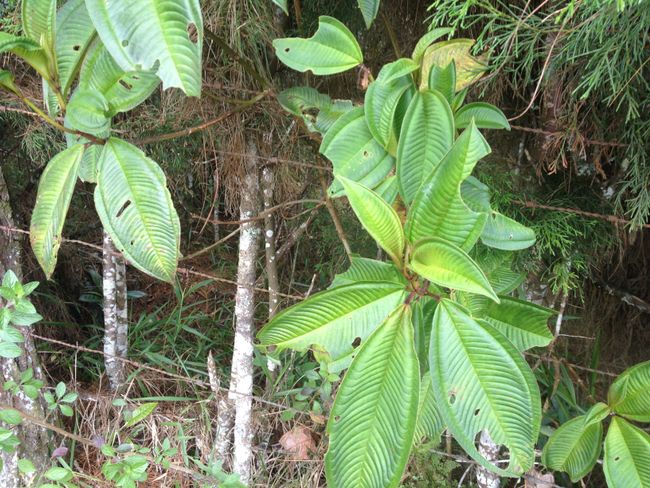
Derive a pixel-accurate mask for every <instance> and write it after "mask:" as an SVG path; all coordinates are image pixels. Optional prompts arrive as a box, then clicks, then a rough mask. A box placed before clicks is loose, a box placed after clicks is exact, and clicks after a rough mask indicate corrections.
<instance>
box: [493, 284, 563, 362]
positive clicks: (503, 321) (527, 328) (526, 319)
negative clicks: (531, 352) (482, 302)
mask: <svg viewBox="0 0 650 488" xmlns="http://www.w3.org/2000/svg"><path fill="white" fill-rule="evenodd" d="M499 298H500V299H501V303H494V302H490V303H489V305H488V306H487V309H486V310H484V311H483V313H482V315H481V318H483V319H484V320H486V321H487V322H488V323H489V324H490V325H492V326H493V327H494V328H495V329H498V330H499V331H501V333H502V334H503V335H504V336H506V337H507V338H508V339H510V341H511V342H512V343H513V344H514V345H515V346H516V347H517V349H519V350H520V351H525V350H526V349H530V348H531V347H543V346H547V345H548V344H550V342H551V341H552V340H553V334H551V331H550V330H549V328H548V324H547V322H548V319H549V317H550V316H551V315H553V314H554V313H555V312H554V311H553V310H550V309H548V308H544V307H540V306H539V305H535V304H534V303H530V302H526V301H523V300H517V299H516V298H511V297H504V296H502V297H499Z"/></svg>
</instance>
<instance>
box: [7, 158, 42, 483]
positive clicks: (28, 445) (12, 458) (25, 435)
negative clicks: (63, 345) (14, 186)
mask: <svg viewBox="0 0 650 488" xmlns="http://www.w3.org/2000/svg"><path fill="white" fill-rule="evenodd" d="M0 225H2V226H5V227H14V222H13V218H12V213H11V205H10V202H9V192H8V190H7V185H6V183H5V179H4V175H3V174H2V170H1V169H0ZM9 270H11V271H13V272H14V273H15V274H16V276H17V277H18V279H20V280H22V268H21V264H20V246H19V243H18V242H17V240H16V239H15V238H14V235H13V234H12V233H10V232H6V233H5V232H3V231H0V278H1V276H4V274H5V272H7V271H9ZM0 302H1V299H0ZM1 305H2V303H0V306H1ZM19 329H20V331H21V332H22V334H23V336H24V337H25V342H24V343H23V344H22V345H21V346H22V348H23V354H22V355H21V356H20V357H18V358H16V359H6V358H2V359H0V371H1V374H2V382H3V383H4V382H5V381H9V380H13V381H15V382H16V383H19V382H20V374H21V373H22V372H24V371H26V370H27V369H29V368H31V369H32V371H33V373H34V377H35V378H37V379H40V380H43V372H42V370H41V366H40V362H39V358H38V355H37V354H36V347H35V346H34V339H33V337H32V333H31V328H30V327H19ZM0 401H2V403H3V404H4V405H11V406H13V407H15V408H17V409H19V410H22V411H24V412H27V413H29V414H30V415H32V416H34V417H37V418H45V415H44V401H43V399H42V397H40V396H39V398H37V399H36V400H32V399H30V398H29V397H27V396H26V395H24V394H23V393H22V392H21V393H19V394H17V395H14V394H12V393H11V392H6V391H3V390H1V389H0ZM4 427H6V428H10V429H12V430H13V431H14V432H16V433H17V436H18V438H19V439H20V442H21V444H20V446H19V447H18V449H17V450H16V452H14V453H6V452H4V451H3V452H2V453H1V454H0V458H1V459H2V461H3V467H2V470H1V471H0V486H2V487H3V488H14V487H15V488H18V487H19V486H32V484H33V483H34V480H35V478H36V476H37V475H39V474H41V473H42V472H44V471H45V469H47V467H48V466H49V449H48V445H49V438H48V432H47V431H46V430H45V429H43V428H41V427H39V426H36V425H34V424H31V423H24V424H22V425H20V426H14V427H11V426H4ZM19 459H29V460H30V461H32V462H33V463H34V466H35V467H36V472H35V473H32V474H31V475H24V476H21V474H20V472H19V471H18V460H19ZM21 478H22V480H21Z"/></svg>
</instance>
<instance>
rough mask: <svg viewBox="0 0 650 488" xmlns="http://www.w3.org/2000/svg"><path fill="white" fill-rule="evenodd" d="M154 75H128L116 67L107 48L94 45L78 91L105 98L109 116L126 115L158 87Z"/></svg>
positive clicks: (151, 72) (157, 81)
mask: <svg viewBox="0 0 650 488" xmlns="http://www.w3.org/2000/svg"><path fill="white" fill-rule="evenodd" d="M159 83H160V80H159V79H158V77H157V76H156V74H155V72H154V71H143V70H139V71H129V72H127V73H125V72H124V70H122V68H120V67H119V66H118V64H117V63H116V62H115V61H114V60H113V58H112V57H111V55H110V54H109V52H108V51H107V50H106V48H105V47H104V46H103V45H102V44H101V43H97V44H96V45H95V47H94V48H93V49H92V50H91V51H90V52H89V53H88V56H87V57H86V61H85V63H84V65H83V68H82V71H81V75H80V76H79V87H80V88H83V89H86V90H91V91H93V90H94V91H97V92H99V93H101V94H102V95H104V97H105V98H106V101H107V102H108V105H109V110H108V115H109V116H111V117H112V116H113V115H115V114H117V113H120V112H128V111H129V110H131V109H133V108H135V107H137V106H138V105H140V104H141V103H142V102H144V101H145V100H146V99H147V98H149V96H150V95H151V93H153V91H154V90H155V89H156V87H157V86H158V85H159Z"/></svg>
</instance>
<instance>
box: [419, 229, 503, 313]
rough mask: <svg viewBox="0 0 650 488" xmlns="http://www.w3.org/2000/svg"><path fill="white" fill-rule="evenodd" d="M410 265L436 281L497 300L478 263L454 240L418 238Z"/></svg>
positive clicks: (438, 283) (424, 276) (442, 284)
mask: <svg viewBox="0 0 650 488" xmlns="http://www.w3.org/2000/svg"><path fill="white" fill-rule="evenodd" d="M409 268H411V269H412V270H413V271H415V272H416V273H417V274H419V275H420V276H422V277H423V278H426V279H427V280H430V281H431V282H433V283H435V284H436V285H440V286H446V287H447V288H452V289H455V290H460V291H468V292H471V293H478V294H479V295H484V296H486V297H489V298H491V299H492V300H494V301H496V302H498V301H499V298H498V297H497V295H496V293H494V290H493V289H492V286H491V285H490V282H489V281H488V279H487V277H486V276H485V274H484V273H483V271H482V270H481V268H479V266H478V264H476V263H475V262H474V260H473V259H472V258H471V257H469V256H468V255H467V253H465V252H463V251H462V250H461V249H460V248H458V247H456V246H454V245H453V244H451V243H449V242H446V241H443V240H442V239H438V238H436V237H432V238H430V239H423V240H422V241H420V242H418V243H417V245H416V246H415V249H414V250H413V253H412V254H411V261H410V263H409Z"/></svg>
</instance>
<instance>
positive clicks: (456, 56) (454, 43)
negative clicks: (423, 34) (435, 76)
mask: <svg viewBox="0 0 650 488" xmlns="http://www.w3.org/2000/svg"><path fill="white" fill-rule="evenodd" d="M473 45H474V41H473V40H472V39H452V40H450V41H442V42H437V43H435V44H433V45H431V46H429V47H428V48H427V50H426V51H425V53H424V56H423V57H422V69H421V73H422V74H421V81H420V89H426V87H427V84H428V82H429V72H430V71H431V68H432V67H433V66H438V67H440V68H444V67H445V66H448V65H449V63H450V62H452V61H453V62H454V64H455V65H456V91H457V92H459V91H460V90H462V89H463V88H465V87H466V86H468V85H471V84H472V83H474V82H475V81H477V80H478V79H479V78H480V77H481V76H483V73H485V71H486V69H487V65H486V64H485V63H484V62H483V61H481V60H479V59H478V58H475V57H474V56H472V55H471V54H470V50H471V48H472V46H473Z"/></svg>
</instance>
